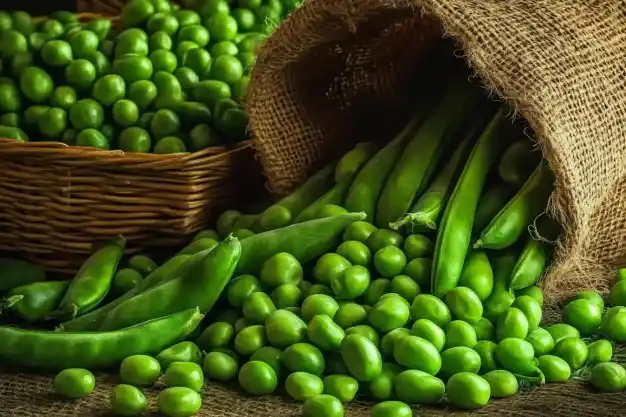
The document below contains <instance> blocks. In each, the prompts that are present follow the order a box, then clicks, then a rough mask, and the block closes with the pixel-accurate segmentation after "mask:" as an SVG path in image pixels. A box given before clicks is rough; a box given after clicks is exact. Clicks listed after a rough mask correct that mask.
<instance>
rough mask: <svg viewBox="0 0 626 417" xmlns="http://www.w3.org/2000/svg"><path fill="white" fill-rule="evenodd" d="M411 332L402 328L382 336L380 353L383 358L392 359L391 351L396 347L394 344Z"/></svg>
mask: <svg viewBox="0 0 626 417" xmlns="http://www.w3.org/2000/svg"><path fill="white" fill-rule="evenodd" d="M410 334H411V332H410V331H409V329H405V328H403V327H401V328H398V329H394V330H392V331H390V332H389V333H387V334H386V335H384V336H383V338H382V339H381V341H380V353H381V354H382V356H383V357H384V358H392V357H393V349H394V346H395V345H396V342H397V341H398V340H400V339H401V338H403V337H404V336H408V335H410Z"/></svg>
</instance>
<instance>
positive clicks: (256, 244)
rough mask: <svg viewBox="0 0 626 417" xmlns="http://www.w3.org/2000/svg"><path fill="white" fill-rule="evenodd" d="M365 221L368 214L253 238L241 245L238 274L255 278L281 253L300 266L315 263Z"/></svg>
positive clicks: (343, 216) (300, 225)
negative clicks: (347, 229) (263, 266)
mask: <svg viewBox="0 0 626 417" xmlns="http://www.w3.org/2000/svg"><path fill="white" fill-rule="evenodd" d="M363 219H365V213H347V214H340V215H338V216H333V217H326V218H323V219H316V220H310V221H307V222H303V223H298V224H293V225H291V226H287V227H284V228H282V229H277V230H271V231H268V232H263V233H258V234H256V235H254V236H250V237H249V238H247V239H245V240H242V241H241V247H242V254H241V259H240V260H239V263H238V264H237V270H236V272H237V274H256V273H258V272H259V271H260V270H261V266H262V265H263V263H264V262H265V261H266V260H268V259H269V258H270V257H272V256H274V255H276V254H277V253H280V252H287V253H290V254H291V255H293V256H294V257H295V258H296V259H297V260H298V261H299V262H300V263H306V262H309V261H312V260H314V259H316V258H318V257H319V256H321V255H322V254H324V253H327V252H329V251H331V250H333V249H334V248H335V247H336V246H337V245H336V243H337V241H338V240H339V239H340V237H341V235H342V234H343V232H344V230H345V229H346V228H347V227H348V226H349V225H351V224H352V223H354V222H356V221H359V220H363Z"/></svg>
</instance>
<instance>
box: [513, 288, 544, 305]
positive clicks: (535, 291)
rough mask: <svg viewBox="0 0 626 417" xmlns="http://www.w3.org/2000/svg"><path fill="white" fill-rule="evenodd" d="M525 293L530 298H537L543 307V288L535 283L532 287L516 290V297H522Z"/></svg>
mask: <svg viewBox="0 0 626 417" xmlns="http://www.w3.org/2000/svg"><path fill="white" fill-rule="evenodd" d="M523 295H527V296H529V297H530V298H533V299H535V301H537V302H538V303H539V305H540V306H542V307H543V291H542V290H541V288H539V287H537V286H535V285H531V286H530V287H527V288H523V289H521V290H517V291H515V296H516V297H521V296H523Z"/></svg>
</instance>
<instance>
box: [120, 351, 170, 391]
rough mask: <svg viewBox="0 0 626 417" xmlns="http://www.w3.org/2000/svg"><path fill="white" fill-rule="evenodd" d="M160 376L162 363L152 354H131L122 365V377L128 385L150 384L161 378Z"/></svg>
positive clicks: (140, 385) (141, 385)
mask: <svg viewBox="0 0 626 417" xmlns="http://www.w3.org/2000/svg"><path fill="white" fill-rule="evenodd" d="M159 376H161V364H160V363H159V361H157V360H156V359H155V358H153V357H152V356H147V355H134V356H129V357H127V358H126V359H124V360H123V361H122V363H121V365H120V379H121V380H122V382H123V383H125V384H128V385H134V386H137V387H143V386H150V385H152V384H154V383H155V382H156V380H157V379H159Z"/></svg>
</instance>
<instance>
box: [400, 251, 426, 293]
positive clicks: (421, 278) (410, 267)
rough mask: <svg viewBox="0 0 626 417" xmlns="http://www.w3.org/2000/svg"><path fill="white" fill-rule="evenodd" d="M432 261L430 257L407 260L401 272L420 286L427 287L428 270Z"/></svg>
mask: <svg viewBox="0 0 626 417" xmlns="http://www.w3.org/2000/svg"><path fill="white" fill-rule="evenodd" d="M432 264H433V261H432V259H430V258H415V259H412V260H411V261H409V263H407V264H406V266H405V267H404V271H402V273H403V274H404V275H406V276H409V277H411V279H413V281H415V282H416V283H417V284H418V285H419V286H420V288H428V286H429V285H430V270H431V268H432Z"/></svg>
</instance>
